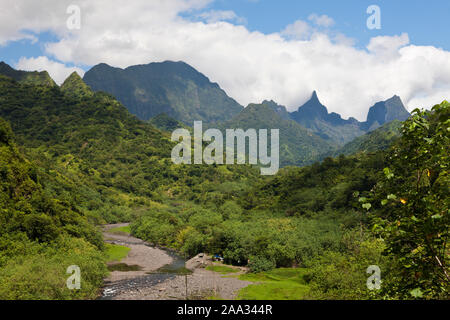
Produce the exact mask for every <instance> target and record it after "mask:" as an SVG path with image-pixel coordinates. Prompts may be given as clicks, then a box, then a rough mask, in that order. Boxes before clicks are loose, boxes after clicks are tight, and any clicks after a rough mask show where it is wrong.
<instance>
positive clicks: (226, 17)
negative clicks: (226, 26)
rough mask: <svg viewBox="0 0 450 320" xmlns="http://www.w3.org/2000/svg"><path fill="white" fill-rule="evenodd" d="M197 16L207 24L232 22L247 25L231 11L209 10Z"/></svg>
mask: <svg viewBox="0 0 450 320" xmlns="http://www.w3.org/2000/svg"><path fill="white" fill-rule="evenodd" d="M197 16H198V17H199V18H201V19H203V20H205V21H206V22H208V23H214V22H219V21H234V22H237V23H240V24H245V23H247V20H246V19H245V18H242V17H239V16H238V15H237V14H236V13H235V12H234V11H231V10H211V11H206V12H202V13H200V14H199V15H197Z"/></svg>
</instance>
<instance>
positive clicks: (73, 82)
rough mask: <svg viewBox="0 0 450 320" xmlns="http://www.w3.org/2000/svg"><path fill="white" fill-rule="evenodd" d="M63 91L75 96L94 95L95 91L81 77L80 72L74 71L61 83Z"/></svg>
mask: <svg viewBox="0 0 450 320" xmlns="http://www.w3.org/2000/svg"><path fill="white" fill-rule="evenodd" d="M61 91H62V92H64V94H66V95H68V96H70V97H75V98H77V97H78V98H82V97H92V96H93V95H94V92H93V91H92V90H91V88H89V86H88V85H87V84H86V83H85V82H84V81H83V80H82V79H81V77H80V76H79V75H78V73H76V72H73V73H72V74H71V75H70V76H69V77H68V78H67V79H66V80H65V81H64V83H63V84H62V85H61Z"/></svg>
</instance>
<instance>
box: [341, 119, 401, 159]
mask: <svg viewBox="0 0 450 320" xmlns="http://www.w3.org/2000/svg"><path fill="white" fill-rule="evenodd" d="M401 125H402V123H401V122H400V121H398V120H394V121H391V122H388V123H386V124H385V125H383V126H381V127H379V128H378V129H376V130H374V131H372V132H369V133H366V134H365V135H362V136H360V137H357V138H356V139H354V140H353V141H351V142H349V143H347V144H346V145H345V146H343V147H342V148H340V149H339V150H337V151H336V152H335V153H334V155H335V156H338V155H340V154H344V155H351V154H355V153H358V152H375V151H378V150H384V149H387V148H389V147H390V146H391V145H392V143H394V141H395V140H397V139H398V138H399V137H400V131H399V130H400V127H401Z"/></svg>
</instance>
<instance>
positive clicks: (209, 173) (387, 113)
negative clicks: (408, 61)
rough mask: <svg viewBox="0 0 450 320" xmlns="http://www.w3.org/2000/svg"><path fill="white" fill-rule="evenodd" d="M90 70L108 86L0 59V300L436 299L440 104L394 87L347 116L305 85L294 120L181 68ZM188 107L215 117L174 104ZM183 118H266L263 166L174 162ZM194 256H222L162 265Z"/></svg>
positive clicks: (213, 122)
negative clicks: (269, 165)
mask: <svg viewBox="0 0 450 320" xmlns="http://www.w3.org/2000/svg"><path fill="white" fill-rule="evenodd" d="M94 68H95V69H94V71H95V72H94V71H93V72H92V73H91V76H92V78H91V80H90V81H94V80H95V81H97V82H96V83H97V85H98V86H100V85H102V84H105V85H106V84H108V87H107V88H106V89H105V90H110V89H111V90H110V91H114V90H115V89H117V88H119V89H123V90H124V92H123V95H121V94H117V93H114V92H103V91H97V90H100V89H99V87H98V88H97V89H95V90H93V89H94V88H92V87H91V86H90V85H89V81H87V82H88V83H86V82H85V81H83V79H82V78H81V77H79V76H78V74H76V73H72V74H71V75H70V76H69V78H68V79H66V81H65V82H64V83H63V84H62V86H61V87H59V86H57V85H55V84H54V82H53V81H49V79H48V77H47V76H48V74H47V73H45V72H44V73H35V72H32V73H27V72H24V71H17V70H14V69H12V68H11V67H9V66H7V65H6V64H4V63H3V64H0V177H1V182H0V191H1V192H0V213H1V214H0V299H62V300H66V299H67V300H69V299H96V298H98V297H99V295H100V296H102V298H105V299H186V298H196V299H213V298H217V299H219V298H225V299H251V298H254V299H259V298H266V299H267V298H273V299H275V298H280V299H324V300H328V299H350V300H354V299H410V298H424V299H446V298H448V292H449V291H448V285H449V282H448V277H447V274H448V272H447V270H448V259H449V255H448V236H449V227H448V226H449V225H450V223H449V220H448V219H449V215H448V208H449V207H450V205H449V199H450V195H449V188H448V185H449V176H448V165H449V157H448V154H449V147H450V143H449V138H450V137H449V132H450V131H449V129H448V124H449V122H448V119H449V112H450V108H449V107H450V105H449V103H448V102H446V101H444V102H442V103H441V104H439V105H436V106H434V107H433V108H432V109H431V110H430V111H425V110H414V112H413V113H412V114H411V115H410V114H409V113H408V114H406V113H405V111H406V110H404V106H403V104H402V103H401V100H400V98H399V97H393V98H392V99H389V100H386V101H384V102H380V103H378V104H376V105H375V106H373V107H371V108H369V109H368V110H369V111H368V121H367V122H365V123H361V122H356V120H352V119H348V120H342V119H341V118H340V116H338V115H337V114H333V113H331V114H329V113H328V111H327V109H326V107H325V106H323V105H322V104H321V103H320V100H319V98H318V95H317V92H314V93H313V95H312V97H311V100H310V101H309V102H307V104H306V105H305V106H302V107H300V108H299V111H297V113H294V114H292V113H288V112H287V111H286V110H285V109H283V108H282V107H281V106H278V105H277V104H276V103H275V102H273V101H265V102H263V103H262V104H250V105H249V106H247V107H246V108H243V107H240V106H238V105H236V104H235V102H233V101H234V100H232V98H230V97H228V96H226V93H225V92H224V91H223V90H221V89H220V88H219V87H218V86H217V85H214V84H211V83H210V82H209V80H208V79H207V78H206V77H205V76H203V75H201V74H199V73H198V72H197V71H196V70H195V69H193V68H192V67H190V66H188V65H186V64H184V63H161V64H152V65H148V66H140V67H139V66H136V67H130V68H127V69H126V70H121V69H120V70H115V69H114V68H112V67H110V66H106V65H99V66H97V67H94ZM104 72H106V74H110V77H109V78H108V76H107V75H105V74H104ZM88 73H89V72H88ZM136 74H139V77H138V78H137V79H138V80H136V79H131V80H130V77H131V78H133V77H134V76H135V75H136ZM93 75H95V77H94V76H93ZM116 77H118V78H120V81H119V82H117V83H119V84H117V83H116ZM85 78H88V79H89V77H88V76H87V75H85ZM92 79H94V80H92ZM168 79H169V80H170V81H169V80H168ZM174 79H176V80H174ZM167 81H169V82H167ZM171 81H175V82H176V84H174V83H172V82H171ZM140 83H146V84H147V86H146V88H145V89H143V88H141V89H142V90H140V91H139V92H138V93H139V94H138V96H139V97H141V98H140V100H139V103H138V104H134V103H135V102H136V101H135V100H133V99H134V98H133V99H131V100H126V99H128V98H130V96H129V94H130V92H134V90H136V87H135V86H136V84H140ZM168 83H169V84H168ZM186 83H187V84H186ZM127 85H129V86H130V87H131V89H130V88H128V87H127ZM92 86H94V85H92ZM172 87H174V88H176V89H177V90H176V93H170V92H169V93H168V91H167V90H169V89H170V88H172ZM155 88H156V89H155ZM163 88H164V90H163ZM168 88H169V89H168ZM113 89H114V90H113ZM125 89H126V90H125ZM153 89H154V90H155V91H153ZM166 89H167V90H166ZM129 90H131V91H129ZM147 90H149V91H148V92H147ZM186 90H187V91H186ZM169 91H170V90H169ZM158 94H160V95H161V96H158ZM116 95H117V96H118V98H117V99H116ZM166 95H168V96H170V97H171V98H170V99H169V98H167V96H166ZM172 95H176V98H173V96H172ZM194 96H195V97H198V100H195V99H194V100H192V99H191V98H192V97H194ZM157 97H159V98H158V99H160V100H158V99H157ZM172 98H173V99H175V100H173V99H172ZM147 99H149V101H154V100H155V101H157V102H158V104H157V105H156V106H153V105H152V104H148V103H145V102H146V101H147ZM171 99H172V100H171ZM196 99H197V98H196ZM127 101H129V102H130V103H127ZM177 101H178V102H179V101H182V102H183V103H181V102H180V103H178V102H177ZM192 101H194V102H192ZM202 101H203V102H204V101H210V102H211V104H212V102H214V103H215V102H221V103H223V104H219V103H217V104H212V105H213V106H218V107H219V108H220V109H221V112H220V113H216V111H215V110H213V109H207V110H208V112H207V113H205V114H203V115H201V114H200V113H191V112H190V111H189V110H190V108H193V107H195V106H199V105H201V103H202ZM166 103H168V106H169V107H170V108H169V107H167V105H166ZM133 105H134V107H133ZM227 106H229V107H227ZM135 107H136V108H138V109H139V110H141V111H142V112H144V111H143V110H144V109H147V108H150V109H151V110H146V111H145V112H144V113H145V114H146V116H145V118H144V119H139V118H138V117H137V116H139V115H138V114H136V113H137V112H136V110H138V109H134V111H133V108H135ZM203 107H204V106H203ZM203 107H202V108H203ZM202 108H200V109H202ZM205 108H206V107H205ZM161 110H163V111H167V114H165V115H164V114H160V113H159V112H160V111H161ZM197 111H198V110H197ZM183 112H185V113H183ZM205 112H206V111H205ZM406 112H407V111H406ZM133 113H134V114H133ZM144 113H143V114H144ZM186 114H189V115H190V116H189V117H183V115H186ZM153 116H156V117H154V118H153ZM191 116H192V117H199V119H198V120H201V119H203V120H204V121H205V129H207V128H217V129H219V130H226V129H236V128H241V129H243V130H247V129H250V128H253V129H279V130H280V164H281V166H280V169H279V171H278V172H277V173H276V174H275V175H270V176H264V175H261V172H260V168H259V167H258V166H252V165H250V164H248V163H247V164H240V165H236V164H234V165H231V164H223V165H221V164H217V163H212V164H210V165H207V164H192V165H190V164H182V163H180V164H176V163H173V161H172V159H171V150H173V148H174V147H175V145H176V144H175V143H174V142H173V141H171V133H172V130H173V129H174V128H178V125H180V124H181V123H182V125H181V126H182V127H184V128H185V129H186V130H187V132H191V131H190V130H192V127H191V120H193V118H191ZM150 118H152V119H150ZM149 119H150V121H147V120H149ZM302 122H303V124H302ZM356 129H357V130H356ZM191 147H192V149H193V150H191V151H192V152H194V151H195V150H194V146H193V145H191ZM224 156H226V154H225V155H224ZM102 226H106V227H105V228H106V230H105V229H102ZM128 233H129V234H128ZM149 244H151V245H149ZM161 248H165V249H161ZM200 253H203V254H208V255H210V256H214V255H217V256H220V257H222V259H223V260H224V263H225V264H226V266H223V265H217V266H215V268H210V269H208V268H195V270H194V271H193V273H192V274H189V275H187V276H186V275H185V274H179V273H180V272H184V271H185V270H184V267H183V264H184V263H185V261H186V260H189V259H190V258H193V257H196V256H197V255H198V254H200ZM112 257H113V258H112ZM181 257H184V258H181ZM111 260H116V261H115V262H112V261H111ZM438 262H440V263H438ZM72 265H76V266H79V268H80V270H81V273H82V279H83V280H82V285H81V289H79V290H70V289H69V288H67V287H66V285H65V284H66V280H67V277H68V275H67V274H66V270H67V267H69V266H72ZM371 265H376V266H379V267H380V269H381V270H382V271H383V286H382V288H381V290H379V291H376V290H369V289H368V287H367V285H366V283H367V277H368V275H367V272H366V270H367V267H368V266H371ZM229 268H231V269H229ZM125 270H127V271H125ZM214 270H215V271H214ZM221 270H222V271H223V272H225V274H221V273H220V271H221ZM230 270H239V271H238V272H232V271H230ZM216 271H217V272H216ZM153 272H156V273H153ZM227 272H230V274H228V273H227ZM186 279H187V280H188V286H187V288H188V292H187V293H186ZM183 288H184V291H183ZM264 292H270V295H271V297H268V296H267V295H266V294H265V293H264Z"/></svg>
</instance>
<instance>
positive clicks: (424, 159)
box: [375, 101, 450, 298]
mask: <svg viewBox="0 0 450 320" xmlns="http://www.w3.org/2000/svg"><path fill="white" fill-rule="evenodd" d="M449 113H450V104H449V103H448V102H446V101H444V102H443V103H442V104H440V105H436V106H435V107H433V108H432V110H431V111H423V110H419V109H416V110H414V111H413V114H412V116H411V117H410V118H409V119H408V120H407V121H405V122H404V124H403V127H402V137H401V139H400V140H399V141H398V143H396V144H395V145H394V147H393V148H392V150H391V154H390V159H389V161H390V166H389V167H388V168H385V169H384V173H385V179H384V181H382V182H381V183H379V184H378V185H377V187H376V190H375V194H376V197H375V198H376V199H378V200H379V201H380V202H381V205H382V206H381V207H382V209H381V210H379V212H380V214H378V218H377V219H376V220H375V229H376V230H378V231H380V235H381V236H382V237H383V238H384V240H385V241H386V245H387V251H386V253H388V254H391V255H392V256H393V257H394V258H395V267H394V270H393V271H392V272H393V274H391V278H392V279H394V278H395V280H393V281H392V283H388V284H387V287H388V290H389V291H390V294H392V295H393V296H395V297H399V298H412V297H416V298H443V297H444V298H445V297H448V295H449V288H450V270H449V245H448V240H449V230H450V220H449V207H450V194H449V190H450V188H449V173H448V168H449V163H450V158H449V154H450V150H449V149H450V141H449V139H450V127H449V124H450V119H449ZM375 205H377V204H376V203H375Z"/></svg>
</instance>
